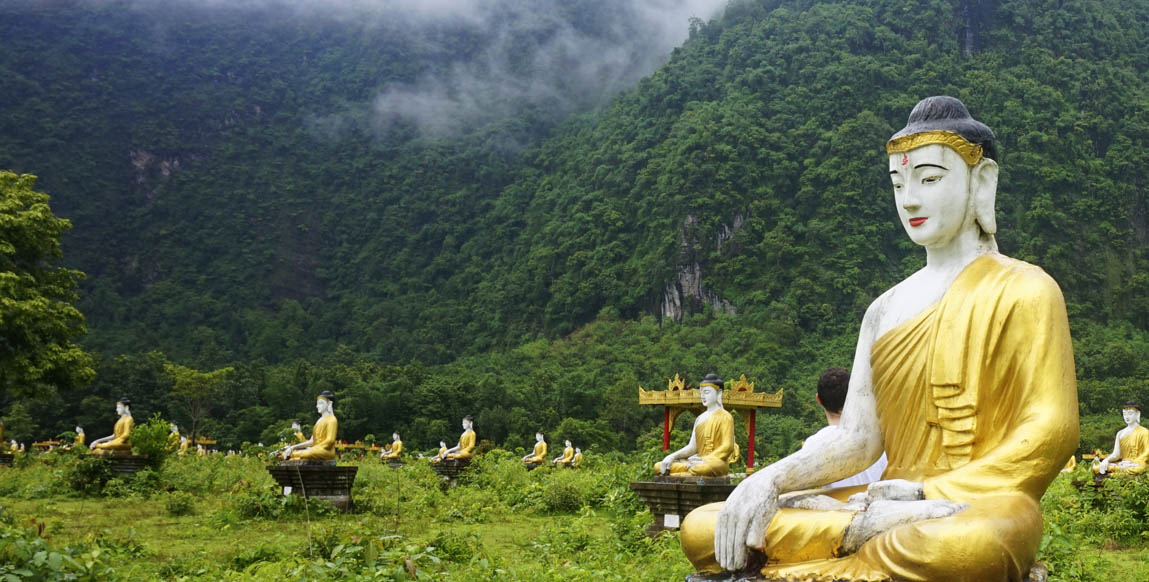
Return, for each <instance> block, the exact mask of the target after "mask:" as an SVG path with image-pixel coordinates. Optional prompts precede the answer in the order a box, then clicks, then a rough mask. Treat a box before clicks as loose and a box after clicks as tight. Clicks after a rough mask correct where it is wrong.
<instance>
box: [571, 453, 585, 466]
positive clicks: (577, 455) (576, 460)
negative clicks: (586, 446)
mask: <svg viewBox="0 0 1149 582" xmlns="http://www.w3.org/2000/svg"><path fill="white" fill-rule="evenodd" d="M580 465H582V453H575V456H574V459H572V460H571V467H574V468H578V467H579V466H580Z"/></svg>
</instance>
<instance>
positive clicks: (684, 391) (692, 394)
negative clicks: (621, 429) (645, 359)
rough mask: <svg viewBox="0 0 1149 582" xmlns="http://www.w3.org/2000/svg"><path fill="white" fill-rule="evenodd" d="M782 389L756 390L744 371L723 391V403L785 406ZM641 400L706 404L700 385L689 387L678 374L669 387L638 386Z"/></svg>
mask: <svg viewBox="0 0 1149 582" xmlns="http://www.w3.org/2000/svg"><path fill="white" fill-rule="evenodd" d="M782 392H783V391H782V390H778V391H777V392H773V393H770V392H755V391H754V383H753V382H750V381H747V380H746V374H742V377H740V378H739V379H737V380H730V381H728V382H727V383H726V390H723V394H722V406H723V407H725V408H735V409H737V408H781V406H782ZM638 403H639V404H649V405H653V406H675V407H681V408H694V407H700V406H702V400H701V398H700V397H699V396H698V388H696V387H694V386H687V385H686V381H685V380H683V379H682V377H681V376H679V375H678V374H675V375H674V378H672V379H670V380H669V381H668V382H667V387H666V390H647V389H645V388H643V387H642V386H639V387H638Z"/></svg>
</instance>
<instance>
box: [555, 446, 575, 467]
mask: <svg viewBox="0 0 1149 582" xmlns="http://www.w3.org/2000/svg"><path fill="white" fill-rule="evenodd" d="M572 459H574V448H573V447H567V448H565V449H563V456H562V458H561V459H559V460H557V461H555V464H556V465H559V466H562V465H569V464H571V460H572Z"/></svg>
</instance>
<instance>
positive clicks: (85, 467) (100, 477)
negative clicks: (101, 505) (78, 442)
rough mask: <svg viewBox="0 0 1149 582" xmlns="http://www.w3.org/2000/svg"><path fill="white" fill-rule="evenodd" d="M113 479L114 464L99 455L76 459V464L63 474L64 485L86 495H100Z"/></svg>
mask: <svg viewBox="0 0 1149 582" xmlns="http://www.w3.org/2000/svg"><path fill="white" fill-rule="evenodd" d="M113 477H115V473H113V472H112V464H111V463H110V462H109V461H108V460H107V459H105V458H104V457H101V456H98V455H86V456H83V457H80V458H79V459H76V462H75V463H74V464H73V465H72V466H70V467H69V468H68V469H66V470H65V472H64V474H63V480H64V483H65V484H66V485H67V486H68V487H69V488H71V489H72V490H74V491H79V492H80V493H83V494H85V495H96V494H98V493H100V492H101V491H103V489H104V486H105V485H107V483H108V481H110V480H111V479H112V478H113Z"/></svg>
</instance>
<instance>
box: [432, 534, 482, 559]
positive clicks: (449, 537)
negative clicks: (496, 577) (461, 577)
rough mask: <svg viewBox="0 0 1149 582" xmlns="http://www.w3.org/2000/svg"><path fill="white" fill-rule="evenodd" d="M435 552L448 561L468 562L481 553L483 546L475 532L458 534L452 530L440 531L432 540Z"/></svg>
mask: <svg viewBox="0 0 1149 582" xmlns="http://www.w3.org/2000/svg"><path fill="white" fill-rule="evenodd" d="M430 546H431V548H433V549H434V550H435V554H436V555H438V556H439V557H440V558H442V559H443V560H446V561H448V562H466V561H469V560H470V559H471V558H473V557H475V556H477V555H479V554H480V553H481V551H482V546H481V545H480V544H479V536H477V535H475V534H474V533H469V534H458V533H454V532H452V531H450V530H443V531H440V532H439V533H438V535H436V536H435V537H434V538H433V539H432V540H431V542H430Z"/></svg>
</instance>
